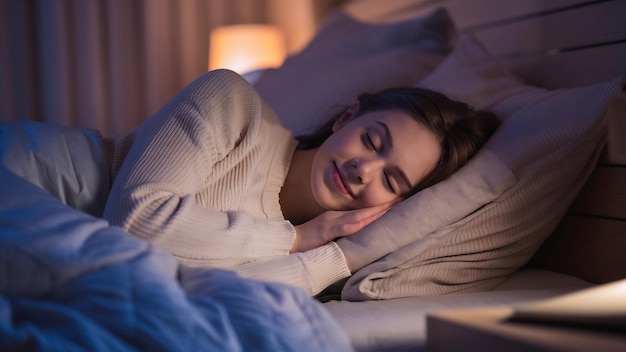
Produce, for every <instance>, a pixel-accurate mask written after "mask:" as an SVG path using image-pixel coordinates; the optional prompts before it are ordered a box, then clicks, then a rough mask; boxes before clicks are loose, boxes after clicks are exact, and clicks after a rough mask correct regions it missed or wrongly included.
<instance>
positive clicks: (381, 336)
mask: <svg viewBox="0 0 626 352" xmlns="http://www.w3.org/2000/svg"><path fill="white" fill-rule="evenodd" d="M590 286H592V284H591V283H589V282H587V281H584V280H582V279H579V278H577V277H574V276H571V275H566V274H561V273H557V272H554V271H549V270H544V269H538V268H525V269H522V270H520V271H518V272H516V273H514V274H512V275H511V276H509V277H508V278H507V279H506V280H505V281H504V282H503V283H502V284H500V285H499V286H497V287H496V288H494V289H493V290H490V291H483V292H469V293H453V294H445V295H436V296H416V297H406V298H396V299H388V300H377V301H362V302H360V301H329V302H327V303H325V307H326V309H328V311H329V312H330V313H331V314H332V315H333V316H334V317H335V319H336V321H337V322H339V325H340V326H341V327H342V329H344V331H346V333H347V334H348V336H349V337H350V339H351V341H352V344H353V346H354V348H355V349H356V350H357V351H359V352H366V351H367V352H370V351H371V352H374V351H376V352H386V351H389V352H392V351H393V352H403V351H407V352H408V351H413V352H416V351H425V350H426V317H427V315H428V314H430V313H434V312H437V311H442V310H448V309H464V308H480V307H498V306H515V305H518V304H524V303H527V302H531V301H535V300H540V299H546V298H550V297H555V296H557V295H560V294H564V293H569V292H572V291H575V290H579V289H584V288H588V287H590ZM371 317H376V318H375V319H372V318H371Z"/></svg>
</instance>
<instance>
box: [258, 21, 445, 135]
mask: <svg viewBox="0 0 626 352" xmlns="http://www.w3.org/2000/svg"><path fill="white" fill-rule="evenodd" d="M455 33H456V32H455V29H454V24H453V22H452V20H451V18H450V16H449V15H448V13H447V12H446V11H445V10H444V9H438V10H435V11H433V12H431V13H429V14H428V15H425V16H420V17H416V18H412V19H409V20H404V21H398V22H393V23H384V24H380V23H365V22H359V21H357V20H355V19H353V18H352V17H350V16H349V15H348V14H347V13H346V12H344V11H342V10H338V11H336V12H335V13H333V14H332V15H331V16H330V17H329V19H328V20H327V21H326V22H325V23H324V24H323V25H322V27H321V28H320V30H319V31H318V32H317V33H316V35H315V37H314V38H313V39H312V41H311V42H310V43H309V44H308V45H307V46H306V47H305V48H304V49H303V50H302V51H301V52H299V53H297V54H295V55H293V56H291V57H289V58H287V60H285V62H284V64H283V65H282V66H281V67H279V68H278V69H274V70H271V69H270V70H265V71H264V72H262V75H261V77H259V78H257V79H255V81H254V87H255V88H256V90H257V91H258V92H259V94H260V95H261V97H262V98H263V99H264V100H265V102H267V103H268V104H269V106H271V107H272V109H274V111H275V112H276V113H277V115H278V116H279V117H280V119H281V121H282V123H283V125H284V126H285V127H287V128H288V129H290V130H291V131H293V132H294V134H296V135H299V134H302V133H306V132H309V131H310V130H311V128H314V127H317V126H319V125H320V120H323V119H328V118H330V117H332V116H334V115H336V114H337V113H339V112H341V111H342V110H343V109H345V108H346V107H347V106H350V104H351V103H352V102H353V101H355V100H356V97H357V95H358V94H360V93H362V92H375V91H379V90H382V89H385V88H391V87H396V86H407V85H413V84H415V82H418V81H419V80H420V79H422V78H424V77H425V76H426V75H427V74H429V73H431V72H432V71H433V70H434V69H435V67H436V66H437V65H438V64H439V63H441V61H442V60H443V59H444V58H445V56H446V55H447V54H448V53H449V52H450V51H451V49H452V47H453V42H454V40H455V39H456V38H455Z"/></svg>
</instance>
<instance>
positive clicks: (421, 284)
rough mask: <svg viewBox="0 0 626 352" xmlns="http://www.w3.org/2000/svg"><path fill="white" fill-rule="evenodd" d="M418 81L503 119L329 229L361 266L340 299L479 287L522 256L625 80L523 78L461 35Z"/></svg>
mask: <svg viewBox="0 0 626 352" xmlns="http://www.w3.org/2000/svg"><path fill="white" fill-rule="evenodd" d="M419 86H420V87H424V88H429V89H432V90H436V91H439V92H442V93H444V94H447V95H448V96H449V97H450V98H453V99H457V100H461V101H465V102H467V103H470V104H471V105H473V106H474V107H475V108H477V109H487V110H491V111H493V112H494V113H496V114H497V115H498V116H499V117H500V118H501V119H502V121H503V122H502V124H501V126H500V127H499V129H498V130H497V131H496V133H495V134H494V135H493V136H492V138H491V139H490V140H489V142H488V143H487V144H486V145H485V146H484V147H483V148H482V149H481V150H480V151H479V153H478V154H477V155H476V156H475V157H474V158H473V159H472V160H471V161H470V163H469V164H468V165H466V166H465V167H463V168H462V169H461V170H459V171H458V172H457V173H456V174H455V175H453V176H452V177H450V178H449V179H447V180H445V181H443V182H441V183H439V184H437V185H435V186H433V187H430V188H428V189H426V190H424V191H422V192H419V193H418V194H416V195H414V196H412V197H410V198H409V199H407V200H406V201H404V202H403V203H401V204H400V205H398V206H396V207H394V208H393V209H391V210H390V211H389V212H388V213H386V214H385V215H384V216H383V217H382V218H380V219H379V220H377V221H376V222H374V223H373V224H372V225H370V226H368V227H366V228H365V229H363V230H362V231H360V232H359V233H358V234H355V235H353V236H350V237H346V238H342V239H340V240H339V241H338V242H339V243H340V246H341V248H342V249H343V250H344V253H346V255H348V256H350V258H361V260H360V262H358V263H356V264H357V265H358V267H361V266H362V267H361V268H360V270H358V271H357V272H355V273H354V275H353V276H352V277H351V278H350V279H349V280H348V281H347V283H346V284H345V286H344V288H343V291H342V298H344V299H350V300H366V299H387V298H398V297H406V296H420V295H435V294H444V293H451V292H461V291H477V290H485V289H490V288H493V287H494V286H496V285H497V284H499V283H500V282H502V280H504V278H506V276H507V275H509V274H511V273H512V272H514V271H515V270H517V269H519V268H520V267H521V266H523V265H524V264H525V263H526V262H527V261H528V260H529V259H530V258H531V256H532V255H533V254H534V253H535V251H536V250H537V249H538V247H539V246H540V245H541V243H542V242H543V241H544V240H545V239H546V238H547V237H548V236H549V235H550V233H552V231H553V230H554V229H555V228H556V226H557V225H558V223H559V221H560V220H561V218H562V217H563V216H564V214H565V212H566V211H567V208H568V207H569V205H570V204H571V202H572V201H573V200H574V198H575V196H576V195H577V194H578V192H579V191H580V189H581V188H582V186H583V185H584V184H585V182H586V180H587V178H588V176H589V174H590V173H591V171H592V170H593V168H594V166H595V163H596V162H597V159H598V157H599V154H600V152H601V150H602V148H603V147H604V145H605V143H606V122H605V109H606V106H607V103H608V100H609V99H610V97H611V96H613V95H614V94H617V93H618V92H619V91H620V90H621V88H622V81H621V79H615V80H613V81H609V82H604V83H599V84H595V85H590V86H585V87H578V88H570V89H559V90H546V89H543V88H538V87H533V86H530V85H526V84H524V83H523V82H521V80H519V79H518V78H516V77H515V76H513V75H512V74H511V73H510V72H509V71H508V70H506V69H505V68H503V67H502V66H501V65H499V64H498V62H497V61H496V60H495V59H494V58H493V57H492V56H491V55H490V54H489V53H488V52H487V51H486V50H485V48H483V47H482V45H481V44H480V43H479V42H478V41H477V40H476V39H474V38H472V37H469V36H468V37H464V38H462V40H461V41H460V43H459V46H458V47H457V48H456V49H455V50H454V51H453V52H452V53H451V54H450V56H449V57H448V58H447V59H446V60H445V61H444V62H443V63H442V64H441V65H440V66H439V67H438V68H437V69H436V70H435V71H434V72H433V73H432V74H431V75H429V76H428V77H427V78H426V79H424V80H423V81H422V82H421V83H420V84H419ZM378 258H380V259H378ZM368 263H370V264H368Z"/></svg>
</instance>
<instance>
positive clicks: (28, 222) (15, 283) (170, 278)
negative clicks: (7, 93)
mask: <svg viewBox="0 0 626 352" xmlns="http://www.w3.org/2000/svg"><path fill="white" fill-rule="evenodd" d="M0 350H2V351H13V350H20V351H22V350H40V351H57V350H58V351H107V352H108V351H350V350H352V348H351V346H350V344H349V341H348V339H347V337H346V336H345V335H344V333H343V332H342V330H341V329H340V328H339V326H338V325H337V324H336V322H335V321H334V320H332V318H331V317H330V315H329V314H328V313H327V312H326V311H325V310H324V308H323V306H322V305H321V304H320V303H319V302H317V301H315V300H314V299H313V298H311V297H309V296H308V295H307V294H306V293H305V292H304V291H301V290H300V289H297V288H293V287H289V286H285V285H280V284H271V283H265V282H260V281H253V280H248V279H243V278H241V277H238V276H237V275H236V274H234V273H231V272H228V271H223V270H211V269H198V268H196V269H191V268H182V267H179V266H178V264H177V262H176V260H175V259H174V258H173V257H172V256H171V255H170V254H169V253H166V252H165V251H162V250H160V249H159V248H156V247H155V246H152V245H150V244H149V243H146V242H144V241H141V240H139V239H137V238H135V237H133V236H131V235H129V234H128V233H126V232H124V231H123V230H122V229H120V228H118V227H112V226H109V225H108V223H107V222H106V221H104V220H102V219H98V218H95V217H92V216H90V215H87V214H86V213H83V212H80V211H77V210H74V209H72V208H69V207H67V206H65V205H63V204H62V203H61V202H60V201H58V200H57V199H56V198H54V197H52V196H51V195H49V194H48V193H46V192H45V191H43V190H41V189H40V188H38V187H36V186H34V185H33V184H31V183H29V182H28V181H25V180H24V179H22V178H20V177H18V176H16V175H14V174H12V173H11V172H9V171H7V170H6V169H4V168H2V167H0Z"/></svg>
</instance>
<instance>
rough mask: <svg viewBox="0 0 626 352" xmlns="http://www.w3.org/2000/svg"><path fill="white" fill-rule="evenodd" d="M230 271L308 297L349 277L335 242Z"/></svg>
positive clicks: (252, 263)
mask: <svg viewBox="0 0 626 352" xmlns="http://www.w3.org/2000/svg"><path fill="white" fill-rule="evenodd" d="M231 269H232V270H233V271H235V272H237V273H239V274H240V275H241V276H243V277H247V278H251V279H256V280H263V281H272V282H279V283H283V284H288V285H292V286H297V287H300V288H302V289H304V290H306V291H307V292H308V293H309V294H310V295H317V294H318V293H320V292H322V290H324V289H325V288H326V287H328V286H330V285H332V284H333V283H335V282H337V281H339V280H341V279H344V278H346V277H349V276H350V275H351V273H350V270H349V269H348V265H347V263H346V260H345V258H344V255H343V252H342V251H341V249H340V248H339V246H338V245H337V243H335V242H329V243H328V244H326V245H324V246H321V247H318V248H315V249H312V250H309V251H306V252H298V253H294V254H291V255H289V256H280V257H273V258H263V259H259V260H256V261H253V262H249V263H245V264H242V265H238V266H236V267H234V268H231Z"/></svg>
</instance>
